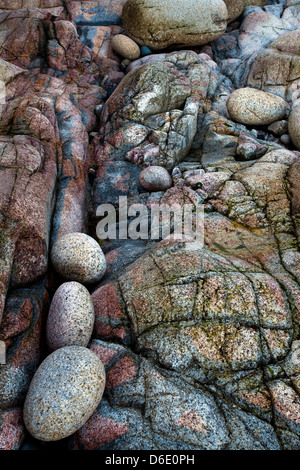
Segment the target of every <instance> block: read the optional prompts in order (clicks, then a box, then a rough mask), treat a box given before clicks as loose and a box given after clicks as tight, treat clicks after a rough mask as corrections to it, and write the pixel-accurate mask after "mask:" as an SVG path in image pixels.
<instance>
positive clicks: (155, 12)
mask: <svg viewBox="0 0 300 470" xmlns="http://www.w3.org/2000/svg"><path fill="white" fill-rule="evenodd" d="M227 18H228V14H227V8H226V6H225V4H224V2H223V1H221V0H212V1H206V0H202V1H201V2H199V1H195V0H185V1H182V0H179V1H177V2H176V3H174V2H172V1H171V0H165V1H164V2H160V1H159V0H127V2H126V3H125V5H124V7H123V13H122V21H123V26H124V28H125V31H126V33H127V34H128V36H129V37H131V38H132V39H134V40H135V41H136V42H137V43H138V44H140V45H142V46H148V47H150V48H151V49H153V50H157V49H164V48H165V47H168V46H176V47H188V46H199V45H201V44H206V43H208V42H210V41H213V40H214V39H216V38H217V37H219V36H221V34H222V33H223V32H224V31H225V29H226V25H227Z"/></svg>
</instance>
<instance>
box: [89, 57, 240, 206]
mask: <svg viewBox="0 0 300 470" xmlns="http://www.w3.org/2000/svg"><path fill="white" fill-rule="evenodd" d="M140 63H141V64H142V66H141V67H136V68H135V67H134V68H133V69H132V70H131V71H130V72H129V73H128V74H127V75H126V77H125V79H124V80H123V81H122V83H121V84H120V85H119V86H118V87H117V89H116V90H115V92H114V93H113V94H112V95H111V96H110V98H109V99H108V100H107V102H106V103H105V106H104V108H103V112H102V115H101V120H100V124H101V128H100V132H99V136H98V137H96V138H95V139H94V141H93V148H94V155H95V157H94V158H95V161H96V162H97V166H98V169H97V175H96V180H95V182H94V191H93V198H94V204H95V206H97V205H98V204H100V203H102V202H105V203H107V202H111V201H115V200H116V198H117V197H118V196H119V195H124V194H127V195H130V196H135V195H136V194H138V192H139V188H138V186H137V178H138V173H139V170H138V168H137V167H136V166H135V165H132V163H136V164H138V165H139V166H143V165H144V164H146V165H147V164H150V165H158V166H163V167H165V168H167V169H168V170H171V169H173V168H174V166H175V165H176V164H178V163H179V162H180V161H181V160H182V159H184V158H185V156H186V155H187V154H188V152H189V150H190V148H191V146H192V143H193V139H194V137H195V134H196V132H197V124H199V121H200V119H201V118H200V116H201V115H203V116H204V114H205V113H206V112H207V111H208V110H210V109H211V107H212V102H213V101H215V102H216V105H218V106H220V107H221V108H222V110H223V111H224V112H225V113H227V111H226V106H225V101H224V100H225V97H226V95H225V96H224V95H223V96H222V97H221V98H220V97H219V94H221V93H222V91H223V90H225V89H226V88H227V87H228V89H229V90H230V91H232V89H231V88H230V83H227V82H226V78H225V77H222V76H220V73H219V72H218V70H217V67H216V64H215V63H214V62H213V61H212V60H211V59H210V57H209V56H207V55H206V54H199V55H198V54H196V53H194V52H188V51H182V52H174V53H171V54H159V55H156V56H148V57H146V58H145V59H142V61H141V62H138V64H140ZM222 100H223V101H222ZM223 103H224V106H223ZM199 127H200V124H199ZM128 162H129V163H128Z"/></svg>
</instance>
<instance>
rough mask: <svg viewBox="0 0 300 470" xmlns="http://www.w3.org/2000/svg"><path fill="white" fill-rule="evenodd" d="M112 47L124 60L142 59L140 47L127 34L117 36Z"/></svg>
mask: <svg viewBox="0 0 300 470" xmlns="http://www.w3.org/2000/svg"><path fill="white" fill-rule="evenodd" d="M111 46H112V48H113V50H114V51H115V52H117V54H119V55H120V56H121V57H124V59H129V60H136V59H138V58H139V57H140V55H141V52H140V47H139V46H138V45H137V43H136V42H134V41H133V40H132V39H130V38H129V37H128V36H125V34H116V35H115V36H114V37H113V38H112V41H111Z"/></svg>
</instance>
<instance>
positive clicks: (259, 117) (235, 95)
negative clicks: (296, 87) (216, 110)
mask: <svg viewBox="0 0 300 470" xmlns="http://www.w3.org/2000/svg"><path fill="white" fill-rule="evenodd" d="M288 107H289V106H288V103H287V102H286V101H285V100H284V99H283V98H280V96H277V95H273V94H272V93H267V92H265V91H262V90H257V89H256V88H249V87H246V88H239V89H238V90H235V91H233V92H232V93H231V95H230V97H229V99H228V101H227V109H228V113H229V115H230V117H231V119H232V120H233V121H236V122H239V123H241V124H246V125H251V126H255V125H256V126H264V125H268V124H271V123H272V122H275V121H278V120H279V119H282V118H283V117H285V115H286V113H287V111H288Z"/></svg>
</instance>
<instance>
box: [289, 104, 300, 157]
mask: <svg viewBox="0 0 300 470" xmlns="http://www.w3.org/2000/svg"><path fill="white" fill-rule="evenodd" d="M288 126H289V136H290V138H291V140H292V142H293V144H294V145H295V147H297V148H298V149H299V150H300V106H297V107H296V108H294V109H293V111H292V112H291V115H290V118H289V124H288Z"/></svg>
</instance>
